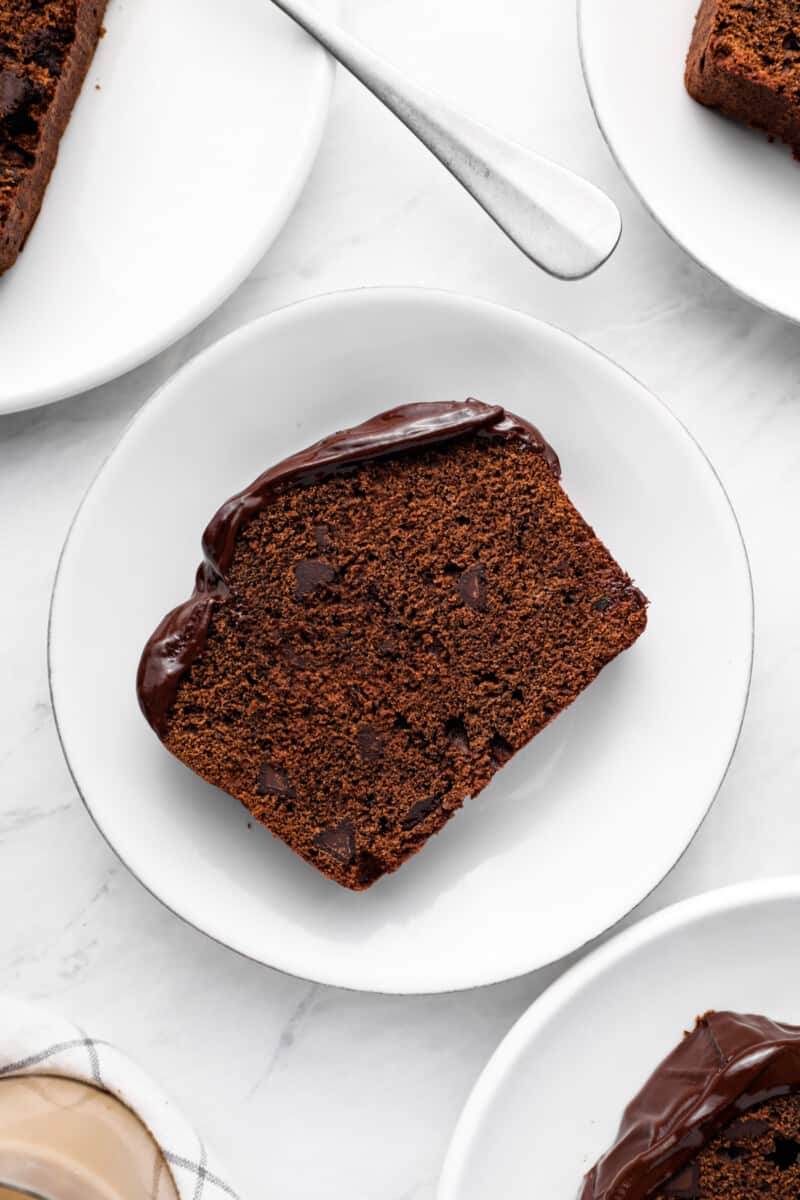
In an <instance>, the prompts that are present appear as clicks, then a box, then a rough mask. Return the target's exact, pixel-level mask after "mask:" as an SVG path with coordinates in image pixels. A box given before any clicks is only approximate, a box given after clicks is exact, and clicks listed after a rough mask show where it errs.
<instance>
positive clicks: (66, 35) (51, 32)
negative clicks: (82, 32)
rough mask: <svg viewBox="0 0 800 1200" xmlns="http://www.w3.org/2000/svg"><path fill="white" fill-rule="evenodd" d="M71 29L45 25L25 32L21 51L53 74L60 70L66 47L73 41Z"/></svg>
mask: <svg viewBox="0 0 800 1200" xmlns="http://www.w3.org/2000/svg"><path fill="white" fill-rule="evenodd" d="M73 38H74V34H73V32H72V30H71V29H68V28H63V27H61V26H58V25H45V26H42V27H41V28H39V29H32V30H30V32H29V33H26V34H25V37H24V39H23V42H22V52H23V54H24V55H25V57H26V58H27V59H29V60H30V61H32V62H35V63H36V65H37V66H38V67H44V69H45V70H46V71H50V73H51V74H53V75H55V74H57V73H58V72H59V71H60V70H61V65H62V63H63V62H64V56H65V55H66V53H67V48H68V46H69V45H70V44H71V42H72V41H73Z"/></svg>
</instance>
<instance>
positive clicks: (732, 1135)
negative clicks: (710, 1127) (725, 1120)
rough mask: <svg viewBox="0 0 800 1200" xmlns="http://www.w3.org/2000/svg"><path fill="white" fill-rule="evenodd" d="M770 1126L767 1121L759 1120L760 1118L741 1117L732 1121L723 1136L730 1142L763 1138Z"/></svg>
mask: <svg viewBox="0 0 800 1200" xmlns="http://www.w3.org/2000/svg"><path fill="white" fill-rule="evenodd" d="M768 1129H769V1125H768V1124H767V1122H766V1121H761V1120H759V1118H758V1117H750V1118H749V1119H748V1118H746V1117H739V1118H738V1119H737V1120H735V1121H731V1123H730V1125H728V1126H726V1128H725V1129H724V1130H723V1131H722V1136H723V1137H724V1138H726V1139H727V1140H728V1141H729V1142H742V1141H746V1140H747V1139H748V1138H757V1137H761V1135H762V1133H766V1132H767V1131H768Z"/></svg>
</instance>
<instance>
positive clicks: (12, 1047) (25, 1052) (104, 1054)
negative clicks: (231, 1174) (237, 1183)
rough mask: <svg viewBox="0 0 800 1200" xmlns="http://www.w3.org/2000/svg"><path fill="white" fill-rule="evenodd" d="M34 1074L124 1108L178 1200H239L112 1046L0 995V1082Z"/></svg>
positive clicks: (199, 1143) (188, 1130)
mask: <svg viewBox="0 0 800 1200" xmlns="http://www.w3.org/2000/svg"><path fill="white" fill-rule="evenodd" d="M35 1074H40V1075H44V1074H47V1075H63V1076H66V1077H67V1078H69V1079H78V1080H80V1081H81V1082H83V1083H90V1084H93V1085H94V1086H95V1087H99V1088H103V1089H104V1090H105V1091H107V1092H110V1093H111V1095H113V1096H116V1097H117V1099H118V1100H121V1101H122V1102H123V1103H124V1104H126V1105H127V1107H128V1108H130V1109H131V1110H132V1111H133V1112H135V1113H136V1115H137V1116H138V1117H139V1119H140V1120H141V1121H142V1124H143V1125H145V1126H146V1128H147V1129H149V1130H150V1133H151V1134H152V1135H153V1138H154V1139H155V1141H156V1142H157V1143H158V1145H159V1146H160V1147H161V1152H162V1153H163V1155H164V1158H165V1159H166V1160H167V1162H168V1163H169V1165H170V1168H171V1170H172V1175H173V1177H174V1179H175V1186H176V1188H177V1190H178V1195H179V1197H180V1200H239V1196H238V1193H237V1192H236V1191H235V1190H234V1188H233V1187H232V1186H231V1185H230V1183H229V1182H227V1177H226V1176H225V1174H224V1172H223V1171H222V1168H221V1167H220V1165H219V1164H218V1163H217V1162H216V1161H215V1159H214V1157H213V1155H212V1154H211V1152H210V1151H209V1150H208V1148H207V1147H206V1144H205V1142H204V1141H203V1139H202V1138H201V1137H199V1135H198V1134H197V1133H196V1131H195V1130H194V1129H193V1128H192V1126H191V1125H190V1124H189V1122H188V1121H187V1119H186V1117H184V1116H183V1114H182V1113H180V1112H179V1111H178V1109H177V1108H176V1107H175V1105H174V1104H172V1103H171V1102H170V1100H169V1099H168V1098H167V1097H166V1096H164V1095H163V1093H162V1092H161V1091H160V1090H159V1088H158V1087H157V1086H156V1085H155V1084H154V1083H153V1081H152V1080H151V1079H149V1078H148V1077H147V1076H146V1075H145V1074H144V1072H143V1071H142V1070H140V1068H139V1067H137V1066H136V1064H135V1063H132V1062H131V1060H130V1059H129V1058H126V1057H125V1055H124V1054H122V1053H121V1052H120V1051H119V1050H117V1048H116V1046H112V1045H111V1044H110V1043H109V1042H104V1041H101V1040H99V1039H98V1038H93V1037H90V1036H89V1035H88V1034H87V1033H86V1032H84V1030H83V1029H79V1028H78V1026H76V1025H71V1024H70V1023H69V1022H68V1021H63V1020H60V1019H59V1018H58V1017H54V1016H52V1015H50V1014H48V1013H46V1012H44V1011H42V1010H40V1009H38V1008H35V1007H34V1006H33V1005H29V1004H27V1003H23V1002H22V1001H19V1000H17V999H15V998H12V997H2V996H0V1079H4V1078H9V1077H11V1076H14V1075H35Z"/></svg>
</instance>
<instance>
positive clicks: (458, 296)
mask: <svg viewBox="0 0 800 1200" xmlns="http://www.w3.org/2000/svg"><path fill="white" fill-rule="evenodd" d="M372 295H379V296H381V297H392V296H394V297H398V298H405V299H414V298H422V299H438V300H439V301H440V302H444V303H448V304H451V305H455V306H464V307H467V308H471V309H473V310H474V309H478V310H481V309H482V310H484V311H486V310H488V311H492V312H500V313H502V314H510V315H512V316H514V317H515V318H523V319H524V320H525V321H527V322H529V323H531V324H532V325H534V326H537V327H538V328H540V329H541V330H544V331H546V332H547V334H549V335H554V336H555V337H556V338H558V339H561V340H562V341H563V342H566V343H577V344H578V345H579V346H580V347H581V348H582V349H583V350H586V351H588V352H589V354H590V355H593V356H596V357H597V358H598V359H600V360H602V362H603V363H605V364H606V365H607V366H611V367H612V368H613V369H615V370H617V371H619V372H621V373H622V374H623V375H624V376H626V377H627V379H628V380H629V381H632V382H633V383H634V384H635V385H636V386H637V387H638V388H640V389H641V390H642V393H643V394H644V395H646V396H647V397H648V398H649V401H650V402H651V403H652V404H653V405H655V406H657V409H658V410H663V412H664V413H665V414H666V415H667V416H668V417H669V418H670V419H671V420H673V421H674V422H675V423H676V425H677V426H678V428H679V429H680V430H681V431H682V432H683V434H684V435H685V437H686V438H687V439H688V440H689V441H690V442H691V443H692V445H693V446H694V447H695V448H696V450H697V451H698V453H699V454H700V456H701V458H702V459H703V461H704V462H705V464H706V466H707V467H708V469H709V470H710V472H711V474H712V476H713V478H714V480H715V481H716V484H717V486H718V487H719V489H720V491H721V493H722V496H723V498H724V500H725V503H726V506H727V510H728V512H729V514H730V516H731V518H732V520H733V525H734V528H735V530H736V534H737V539H738V547H739V550H740V552H741V556H742V565H743V567H744V573H745V580H746V599H747V609H748V626H749V637H748V644H747V653H748V666H747V673H746V677H745V683H744V687H743V691H742V697H741V703H740V709H739V716H738V721H737V724H736V728H735V731H734V734H733V737H732V739H731V742H730V745H729V749H728V753H727V758H726V761H725V765H724V768H723V770H722V772H721V774H720V777H719V780H718V782H717V783H716V785H715V787H714V789H713V793H712V794H710V796H709V799H708V803H707V805H706V807H705V809H704V811H703V812H702V814H701V816H700V819H699V821H698V823H697V825H696V826H695V827H694V829H692V830H691V831H690V832H689V835H688V837H687V841H686V843H685V845H684V847H683V849H682V851H681V853H680V854H679V855H678V857H677V858H676V859H675V861H674V862H673V863H672V864H671V865H670V866H669V867H668V868H667V870H666V871H664V872H663V873H662V874H660V875H659V876H658V878H656V879H654V880H653V882H652V885H651V886H650V888H649V889H648V890H647V891H646V892H645V893H644V895H642V896H641V897H640V899H639V900H638V901H637V902H636V903H635V904H634V905H633V906H631V907H627V906H626V907H624V909H623V910H622V911H620V912H619V913H618V914H617V915H616V916H615V917H614V919H613V920H612V921H611V922H610V923H609V924H607V925H604V926H603V927H602V928H601V929H598V930H597V931H596V932H594V933H592V934H591V935H590V936H588V937H587V938H586V939H585V940H584V941H582V942H581V943H580V944H579V945H577V946H576V945H574V944H566V943H565V944H564V945H563V946H562V947H561V949H560V951H559V953H558V954H556V955H555V956H550V955H548V957H547V958H546V959H544V960H542V959H540V958H536V956H535V955H534V956H533V959H532V961H530V962H529V963H528V964H527V965H526V966H524V967H523V968H521V969H514V970H509V971H507V972H504V973H502V974H498V973H497V972H495V971H493V972H488V973H481V972H480V971H476V973H475V976H474V978H473V979H472V980H471V981H470V982H459V983H458V984H456V985H447V984H439V985H437V986H435V987H432V986H420V984H419V982H412V983H410V984H409V985H408V986H405V987H403V988H400V987H398V986H397V985H396V984H395V985H393V986H392V987H391V988H386V987H384V986H381V985H380V984H376V983H375V982H372V981H370V972H369V970H368V969H367V970H366V971H364V972H363V975H362V977H361V979H360V981H358V982H354V981H353V973H352V971H351V972H349V973H348V975H347V978H346V979H345V978H342V977H340V976H337V974H336V972H335V971H331V970H329V969H325V970H321V971H318V972H316V973H312V972H308V973H305V971H298V970H297V969H294V968H292V967H289V966H287V965H285V964H284V965H281V963H280V962H272V961H271V962H267V961H266V960H265V959H264V958H261V957H258V956H256V955H253V954H250V953H248V952H247V951H245V950H243V949H241V948H240V947H238V946H234V945H232V944H231V943H230V942H229V941H226V940H225V939H224V938H223V937H221V936H218V935H217V934H214V933H211V932H209V931H208V930H206V929H204V928H203V927H202V926H201V925H197V924H195V922H194V921H193V920H192V918H191V917H190V916H188V915H187V914H186V913H185V912H181V911H178V910H177V909H176V908H174V907H173V906H172V904H170V903H168V902H167V901H166V900H164V899H163V898H162V897H161V896H160V895H159V894H158V892H157V891H155V890H154V889H153V888H151V887H150V885H149V884H148V883H147V882H145V880H144V879H143V878H142V877H141V875H140V874H139V873H138V872H137V871H135V870H134V869H133V868H132V866H131V865H130V864H129V863H128V862H127V861H126V859H125V857H124V856H123V853H122V851H121V850H120V849H118V848H117V846H116V845H115V844H114V842H113V841H112V840H111V839H110V837H109V836H108V835H107V834H106V832H105V830H104V828H103V823H102V820H101V818H100V816H99V815H98V814H97V813H96V812H95V811H94V810H93V808H92V805H91V803H90V801H89V799H88V796H87V794H86V791H85V790H84V788H83V787H82V786H81V783H80V781H79V779H78V776H77V774H76V771H75V769H74V767H73V764H72V761H71V759H70V755H69V751H68V748H67V745H66V742H65V739H64V736H63V731H62V728H61V725H60V722H59V719H58V704H57V701H56V686H55V684H54V670H53V628H54V614H55V612H56V608H57V605H58V600H59V582H60V578H61V567H62V564H63V562H64V560H65V558H66V555H67V553H68V550H69V546H70V542H71V539H72V534H73V531H74V529H75V528H76V526H77V524H78V521H79V519H80V516H81V513H82V511H83V509H84V506H85V504H86V502H87V500H88V499H89V496H90V495H91V493H92V491H93V489H94V486H95V484H96V483H97V481H98V480H99V478H100V476H101V475H102V474H103V473H104V472H105V470H106V468H107V467H108V466H109V464H110V463H111V461H112V459H113V458H114V456H115V455H116V454H117V453H118V452H119V451H120V449H121V447H122V445H123V443H124V441H125V440H126V437H127V434H128V433H129V432H130V430H131V429H132V428H133V426H134V425H135V424H136V423H137V422H138V421H139V419H140V418H143V417H144V416H145V415H146V414H149V412H150V410H151V409H152V408H153V407H154V406H155V405H157V404H158V403H159V401H160V399H161V396H162V394H163V393H164V392H165V391H167V390H168V389H169V388H171V387H172V386H173V385H174V384H175V383H176V382H177V381H178V380H182V379H183V378H184V376H185V375H190V374H191V372H192V371H196V370H202V369H203V367H204V365H205V362H206V360H207V359H209V358H213V356H214V355H216V354H217V353H224V352H225V351H226V350H227V349H230V348H235V345H236V343H237V342H238V341H241V342H246V341H247V340H248V338H251V337H253V336H257V334H258V332H259V330H260V329H261V328H263V327H268V326H269V325H270V323H272V322H277V321H281V320H284V319H288V320H292V319H294V318H295V314H296V310H302V309H310V308H311V307H312V306H313V307H316V308H320V307H324V306H335V305H337V304H339V303H342V302H352V301H353V300H355V299H359V300H360V299H365V298H367V299H368V298H369V297H370V296H372ZM754 642H755V615H754V592H753V578H752V571H751V568H750V560H749V557H748V553H747V546H746V543H745V541H744V537H743V535H742V530H741V526H740V524H739V520H738V517H737V515H736V511H735V509H734V508H733V505H732V503H731V500H730V497H729V496H728V493H727V491H726V490H725V486H724V484H723V483H722V480H721V479H720V477H719V475H718V474H717V471H716V469H715V467H714V465H713V463H712V462H711V461H710V459H709V458H708V456H707V455H706V453H705V451H704V450H703V448H702V446H700V444H699V443H698V442H697V440H696V439H695V437H694V436H693V434H692V433H691V432H690V430H689V429H688V428H687V427H686V426H685V425H684V424H683V422H682V421H680V420H679V418H678V417H677V416H675V414H674V413H673V412H672V410H671V409H670V408H669V407H668V406H667V404H666V403H665V402H664V401H663V400H661V399H659V397H658V396H656V395H655V393H654V392H652V391H650V389H649V388H648V387H647V386H646V385H645V384H643V383H641V381H640V380H638V379H637V378H636V376H634V375H633V374H632V373H631V372H629V371H627V370H626V369H625V368H624V367H622V366H620V365H619V364H618V363H617V362H615V361H614V360H613V359H611V358H610V357H609V356H608V355H606V354H604V353H603V352H602V351H600V350H597V349H596V348H595V347H594V346H592V345H590V344H589V343H588V342H586V341H583V340H582V339H581V338H579V337H577V336H575V335H574V334H571V333H568V332H567V331H566V330H563V329H561V328H559V327H558V326H556V325H553V324H550V323H549V322H547V321H544V320H541V319H540V318H538V317H534V316H531V315H530V314H529V313H525V312H523V311H521V310H519V309H513V308H510V307H509V306H507V305H503V304H499V303H497V302H495V301H492V300H486V299H483V298H477V297H472V296H467V295H464V294H463V293H459V292H455V291H448V290H446V289H440V288H426V287H404V286H392V285H385V286H380V287H375V286H362V287H357V288H348V289H343V290H337V291H332V292H325V293H322V294H319V295H315V296H310V297H306V298H303V299H300V300H296V301H294V302H292V303H290V304H287V305H284V306H282V307H280V308H277V309H274V310H273V311H272V312H270V313H267V314H265V315H262V316H260V317H257V318H255V319H254V320H252V321H249V322H246V323H245V324H244V325H241V326H239V327H238V328H236V329H235V330H233V331H232V332H230V333H228V334H226V335H225V336H223V337H222V338H220V339H219V340H218V341H216V342H214V343H213V344H212V345H211V346H209V347H207V348H206V349H204V350H202V351H200V352H199V353H198V354H197V355H195V356H194V357H193V358H191V359H190V360H188V361H187V362H186V363H184V364H183V365H182V366H181V367H179V368H178V370H177V371H175V372H174V373H173V374H172V375H171V376H170V377H169V378H168V379H167V380H165V381H164V383H162V384H161V385H160V386H159V387H158V388H157V389H156V390H155V391H154V392H153V394H152V395H151V396H150V397H149V399H148V400H147V401H145V403H144V404H143V405H142V406H141V408H139V410H138V411H137V412H136V413H135V414H134V415H133V417H132V418H131V420H130V421H129V422H128V424H127V425H126V426H125V428H124V430H123V431H122V433H121V435H120V436H119V438H118V439H117V441H116V443H115V444H114V446H113V447H112V449H111V451H110V452H109V453H108V454H107V456H106V457H105V459H104V460H103V461H102V463H101V464H100V466H99V468H98V470H97V471H96V472H95V475H94V477H93V479H92V480H91V482H90V484H89V486H88V487H87V489H86V491H85V493H84V495H83V497H82V499H81V502H80V504H79V505H78V508H77V510H76V512H75V514H74V516H73V518H72V520H71V522H70V525H69V528H68V530H67V534H66V537H65V539H64V544H63V546H62V548H61V552H60V555H59V559H58V564H57V567H56V572H55V577H54V580H53V587H52V592H51V597H50V608H49V613H48V625H47V675H48V689H49V695H50V703H51V708H52V712H53V720H54V724H55V728H56V733H57V735H58V739H59V743H60V745H61V750H62V753H63V756H64V760H65V762H66V765H67V769H68V771H69V774H70V777H71V779H72V782H73V784H74V786H75V789H76V791H77V793H78V795H79V797H80V799H81V801H82V803H83V805H84V807H85V809H86V811H87V813H88V814H89V816H90V818H91V820H92V822H93V823H94V825H95V827H96V829H97V830H98V832H99V833H100V834H101V836H102V837H103V839H104V841H105V842H106V844H107V845H108V847H109V849H110V850H111V851H112V852H113V854H114V855H115V856H116V858H118V859H119V861H120V862H121V863H122V864H123V866H125V868H126V870H128V871H129V872H130V874H131V875H132V876H133V877H134V879H136V881H137V882H138V883H139V884H141V886H142V887H143V888H144V889H145V890H146V891H147V892H149V893H150V895H151V896H152V897H153V898H154V899H155V900H157V901H158V902H159V903H160V904H161V905H163V906H164V908H166V909H167V911H168V912H170V913H172V915H173V916H175V917H177V918H178V919H179V920H181V921H183V922H185V924H187V925H189V926H190V927H191V928H192V929H195V930H197V932H199V933H202V934H203V935H204V936H206V937H209V938H211V940H212V941H215V942H217V943H218V944H219V945H223V946H225V947H226V948H227V949H229V950H232V951H233V952H234V953H236V954H238V955H240V956H241V957H243V958H246V959H250V960H251V961H254V962H259V963H261V965H263V966H267V967H269V968H270V969H271V970H275V971H278V972H279V973H280V974H285V975H288V976H290V977H293V978H300V979H305V980H307V981H308V982H313V983H321V984H325V985H327V986H331V987H337V988H341V989H342V990H344V991H356V992H370V993H374V994H378V995H411V996H414V995H446V994H450V993H456V992H461V991H465V990H469V989H471V988H476V987H487V986H491V985H493V984H496V983H504V982H506V981H508V980H510V979H515V978H520V977H521V976H523V975H525V974H528V973H529V972H531V971H534V970H539V969H541V968H542V967H546V966H549V965H550V964H551V963H554V962H558V961H559V959H561V958H563V957H565V956H566V955H568V954H571V953H576V952H578V951H581V950H584V949H585V948H586V947H587V946H590V945H591V943H593V942H594V941H596V940H598V939H599V938H602V937H604V936H605V935H606V934H607V933H608V932H609V931H610V930H611V929H613V928H614V927H615V926H616V925H617V924H618V923H619V922H620V921H621V920H623V919H624V918H625V917H626V916H628V915H629V914H630V913H632V912H634V911H635V910H636V908H638V907H639V905H640V904H642V903H644V901H645V900H646V899H647V898H648V897H649V896H650V895H651V894H652V893H653V892H654V891H655V889H656V888H657V887H658V886H659V885H660V884H661V883H663V881H664V880H665V879H666V878H667V877H668V876H669V875H670V874H671V872H672V871H673V870H674V869H675V867H676V866H677V864H678V863H679V862H680V861H681V859H682V858H683V856H684V854H685V853H686V851H687V850H688V849H689V847H690V845H691V844H692V842H693V841H694V839H695V837H696V836H697V833H698V831H699V829H700V828H701V826H702V825H703V823H704V821H705V819H706V817H707V816H708V814H709V812H710V811H711V808H712V807H713V805H714V801H715V800H716V798H717V795H718V794H719V791H720V789H721V787H722V785H723V783H724V781H725V778H726V776H727V774H728V770H729V769H730V765H731V762H732V761H733V758H734V755H735V753H736V747H737V745H738V743H739V738H740V736H741V731H742V727H743V724H744V719H745V715H746V713H747V705H748V700H749V697H750V688H751V684H752V676H753V654H754Z"/></svg>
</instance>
